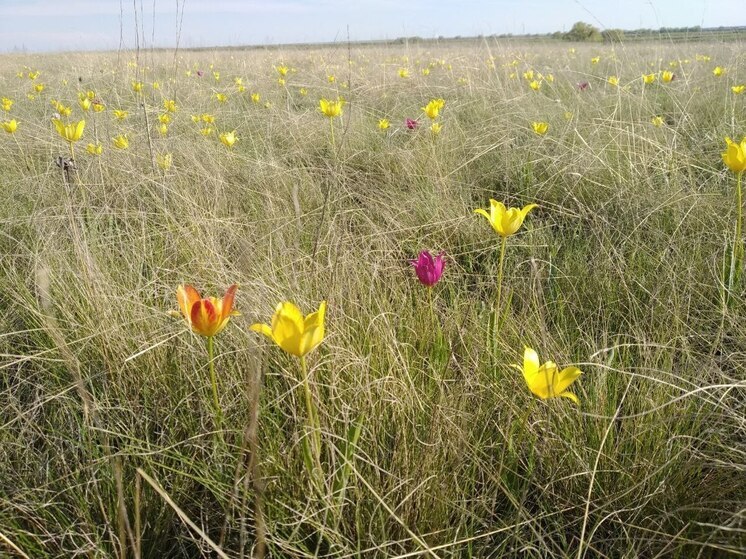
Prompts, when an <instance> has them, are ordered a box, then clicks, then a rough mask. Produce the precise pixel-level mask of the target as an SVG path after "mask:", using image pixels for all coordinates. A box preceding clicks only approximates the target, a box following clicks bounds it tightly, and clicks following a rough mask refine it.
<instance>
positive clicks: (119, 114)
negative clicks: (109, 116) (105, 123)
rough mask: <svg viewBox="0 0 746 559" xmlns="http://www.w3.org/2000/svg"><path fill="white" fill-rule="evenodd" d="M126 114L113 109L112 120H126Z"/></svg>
mask: <svg viewBox="0 0 746 559" xmlns="http://www.w3.org/2000/svg"><path fill="white" fill-rule="evenodd" d="M128 114H129V113H128V112H127V111H122V110H119V109H114V118H116V119H117V120H124V119H125V118H127V115H128Z"/></svg>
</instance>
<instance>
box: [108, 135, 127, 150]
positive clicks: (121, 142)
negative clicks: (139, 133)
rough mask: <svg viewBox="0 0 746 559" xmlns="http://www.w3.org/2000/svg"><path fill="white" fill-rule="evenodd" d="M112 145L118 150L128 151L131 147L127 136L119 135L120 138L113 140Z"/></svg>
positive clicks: (116, 137)
mask: <svg viewBox="0 0 746 559" xmlns="http://www.w3.org/2000/svg"><path fill="white" fill-rule="evenodd" d="M112 143H113V145H114V147H115V148H117V149H127V148H128V147H130V141H129V140H128V139H127V136H126V135H125V134H119V135H118V136H115V137H114V138H112Z"/></svg>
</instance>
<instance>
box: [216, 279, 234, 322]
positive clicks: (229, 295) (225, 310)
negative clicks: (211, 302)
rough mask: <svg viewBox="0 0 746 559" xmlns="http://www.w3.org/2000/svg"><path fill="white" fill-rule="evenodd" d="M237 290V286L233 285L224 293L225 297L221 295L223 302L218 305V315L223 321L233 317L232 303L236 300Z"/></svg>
mask: <svg viewBox="0 0 746 559" xmlns="http://www.w3.org/2000/svg"><path fill="white" fill-rule="evenodd" d="M237 289H238V284H236V283H234V284H233V285H231V286H230V287H229V288H228V290H227V291H226V292H225V295H223V300H222V302H221V304H220V315H221V316H222V317H223V319H225V318H227V317H229V316H235V315H234V314H233V301H234V299H235V298H236V290H237Z"/></svg>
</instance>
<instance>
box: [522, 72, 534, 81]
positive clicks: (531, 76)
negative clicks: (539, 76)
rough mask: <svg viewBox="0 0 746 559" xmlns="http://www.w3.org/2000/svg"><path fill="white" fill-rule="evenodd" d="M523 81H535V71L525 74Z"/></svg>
mask: <svg viewBox="0 0 746 559" xmlns="http://www.w3.org/2000/svg"><path fill="white" fill-rule="evenodd" d="M523 79H525V80H526V81H528V82H530V81H533V79H534V71H533V70H528V71H526V72H523Z"/></svg>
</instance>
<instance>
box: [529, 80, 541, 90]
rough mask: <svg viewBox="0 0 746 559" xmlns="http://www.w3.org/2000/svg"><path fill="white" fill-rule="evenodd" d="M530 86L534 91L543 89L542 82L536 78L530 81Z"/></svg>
mask: <svg viewBox="0 0 746 559" xmlns="http://www.w3.org/2000/svg"><path fill="white" fill-rule="evenodd" d="M528 86H529V87H530V88H531V89H533V90H534V91H539V90H540V89H541V82H539V81H537V80H534V81H532V82H531V83H529V84H528Z"/></svg>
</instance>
